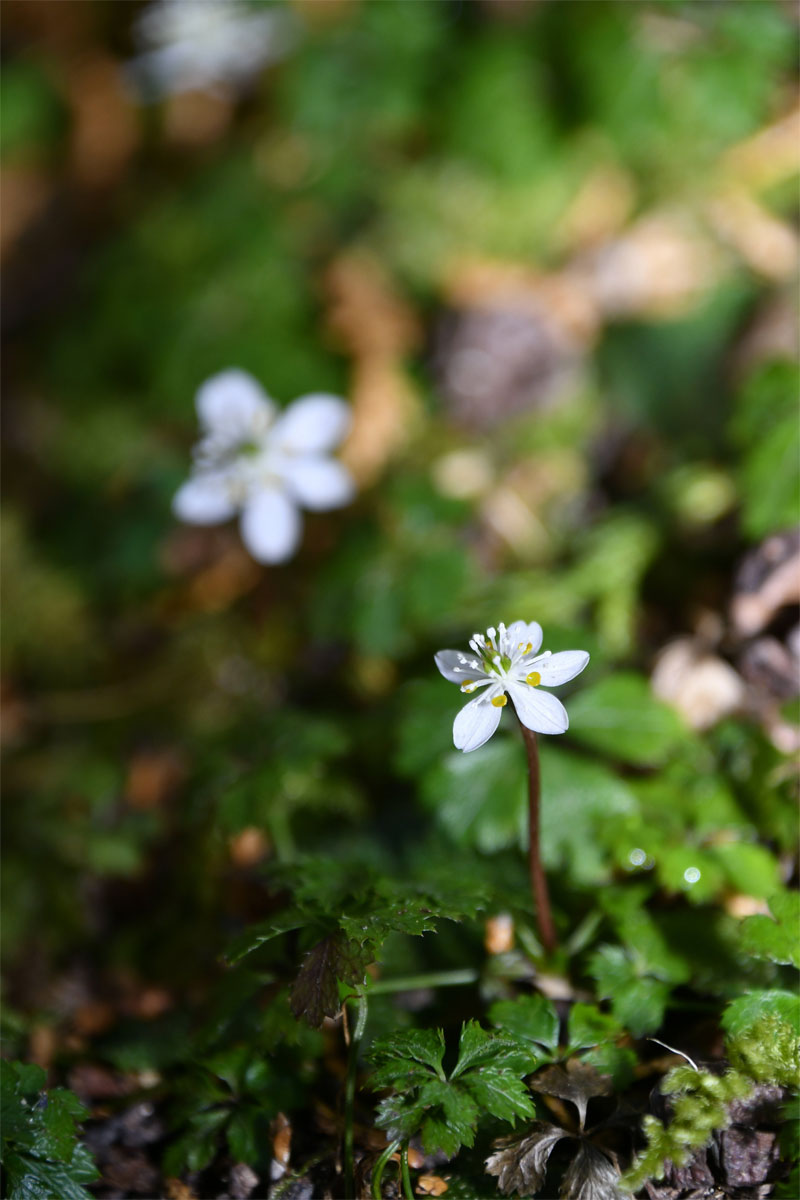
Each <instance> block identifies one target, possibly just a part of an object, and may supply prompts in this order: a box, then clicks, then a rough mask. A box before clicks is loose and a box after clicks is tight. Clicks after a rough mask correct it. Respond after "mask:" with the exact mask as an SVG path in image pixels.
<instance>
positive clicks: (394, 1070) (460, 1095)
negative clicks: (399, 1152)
mask: <svg viewBox="0 0 800 1200" xmlns="http://www.w3.org/2000/svg"><path fill="white" fill-rule="evenodd" d="M443 1054H444V1036H443V1034H442V1032H441V1030H436V1031H432V1030H427V1031H425V1030H406V1031H403V1032H402V1033H396V1034H393V1035H391V1036H390V1037H388V1038H382V1039H381V1040H380V1041H378V1042H376V1043H375V1044H374V1045H373V1047H372V1050H371V1052H370V1056H369V1057H370V1058H371V1059H372V1061H373V1062H375V1063H376V1064H377V1069H376V1070H375V1072H374V1074H373V1076H372V1086H373V1088H383V1087H387V1086H391V1087H393V1088H394V1089H395V1094H394V1095H392V1096H388V1097H386V1098H385V1099H384V1100H382V1101H381V1102H380V1105H379V1106H378V1118H377V1124H378V1125H379V1126H380V1128H382V1129H386V1131H387V1133H388V1134H389V1136H390V1137H404V1138H408V1137H411V1136H414V1135H415V1134H419V1136H420V1137H421V1138H422V1144H423V1147H424V1148H425V1150H426V1151H428V1152H429V1153H432V1152H434V1151H435V1150H441V1151H442V1152H444V1153H445V1154H447V1155H450V1156H452V1155H453V1154H455V1153H456V1152H457V1150H458V1149H459V1147H460V1146H462V1145H465V1146H471V1145H472V1144H473V1141H474V1138H475V1129H476V1127H477V1123H478V1119H479V1117H480V1116H481V1114H482V1113H485V1114H489V1115H492V1116H494V1117H497V1118H498V1119H499V1120H503V1121H512V1122H513V1121H514V1120H515V1119H516V1118H517V1117H518V1116H521V1117H531V1116H533V1114H534V1108H533V1104H532V1101H531V1098H530V1096H529V1094H528V1092H527V1089H526V1088H525V1087H524V1085H523V1084H522V1083H521V1081H520V1076H521V1075H524V1074H526V1073H527V1071H528V1070H530V1069H531V1061H530V1057H529V1056H528V1055H526V1054H523V1055H520V1048H519V1046H518V1045H517V1044H516V1043H514V1042H510V1041H508V1040H507V1039H505V1038H501V1037H498V1036H497V1035H495V1034H491V1033H487V1032H486V1030H484V1029H482V1028H481V1027H480V1025H478V1023H477V1022H476V1021H470V1022H467V1024H465V1025H464V1027H463V1028H462V1031H461V1039H460V1042H459V1057H458V1062H457V1064H456V1066H455V1068H454V1070H453V1072H452V1074H451V1076H450V1078H449V1079H446V1078H445V1076H444V1073H443V1071H442V1058H443Z"/></svg>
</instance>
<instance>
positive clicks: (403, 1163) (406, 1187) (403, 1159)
mask: <svg viewBox="0 0 800 1200" xmlns="http://www.w3.org/2000/svg"><path fill="white" fill-rule="evenodd" d="M400 1172H401V1178H402V1180H403V1195H404V1196H405V1200H414V1189H413V1188H412V1186H411V1176H410V1175H409V1173H408V1142H403V1147H402V1149H401V1151H400Z"/></svg>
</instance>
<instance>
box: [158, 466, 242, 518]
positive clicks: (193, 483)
mask: <svg viewBox="0 0 800 1200" xmlns="http://www.w3.org/2000/svg"><path fill="white" fill-rule="evenodd" d="M172 511H173V512H174V514H175V516H176V517H178V518H179V520H181V521H186V522H188V524H190V525H218V524H219V522H220V521H228V520H230V518H231V517H232V516H233V515H234V513H235V512H236V505H235V504H234V503H233V502H232V501H231V498H230V493H229V490H228V487H227V481H226V477H225V476H224V475H223V474H221V473H219V472H211V471H209V472H207V473H204V474H201V475H195V476H193V477H192V478H191V479H189V480H188V481H187V482H186V483H184V484H183V486H182V487H179V488H178V490H177V492H176V493H175V495H174V497H173V500H172Z"/></svg>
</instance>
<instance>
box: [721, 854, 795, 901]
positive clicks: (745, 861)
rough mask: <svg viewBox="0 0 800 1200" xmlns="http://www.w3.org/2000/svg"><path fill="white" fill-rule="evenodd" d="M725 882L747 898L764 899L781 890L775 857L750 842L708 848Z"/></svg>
mask: <svg viewBox="0 0 800 1200" xmlns="http://www.w3.org/2000/svg"><path fill="white" fill-rule="evenodd" d="M711 853H712V854H713V855H714V857H715V858H716V859H717V861H718V862H719V864H720V866H721V867H722V870H723V871H724V873H725V876H726V878H727V881H728V883H729V884H730V885H731V886H732V887H734V888H736V889H737V891H740V892H744V893H745V894H746V895H748V896H756V897H758V898H760V899H762V900H765V899H766V898H767V897H768V896H771V895H773V894H774V893H775V892H777V890H778V888H779V887H780V882H781V880H780V871H779V868H778V862H777V859H776V858H775V856H774V854H770V852H769V850H767V848H766V846H757V845H756V844H755V843H753V842H722V843H720V844H719V845H716V846H713V847H712V848H711Z"/></svg>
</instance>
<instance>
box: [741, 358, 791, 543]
mask: <svg viewBox="0 0 800 1200" xmlns="http://www.w3.org/2000/svg"><path fill="white" fill-rule="evenodd" d="M731 436H732V438H733V440H734V442H735V444H736V445H737V446H738V448H739V450H740V453H741V456H742V460H741V461H742V465H741V494H742V498H743V504H742V525H743V527H744V531H745V533H746V534H747V535H748V536H749V537H751V538H759V537H764V536H765V535H767V534H769V533H773V532H775V530H778V529H783V528H785V527H790V526H791V525H793V524H794V523H795V522H796V520H797V511H798V504H800V434H799V433H798V429H797V411H796V395H795V367H794V364H793V363H789V362H774V363H772V364H770V365H769V366H766V367H763V368H762V369H761V370H760V371H757V372H756V373H755V374H754V375H753V376H752V377H751V378H750V379H749V380H748V382H747V383H746V385H745V386H744V387H743V388H742V390H741V392H740V394H739V396H738V397H737V402H736V408H735V411H734V415H733V418H732V420H731Z"/></svg>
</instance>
